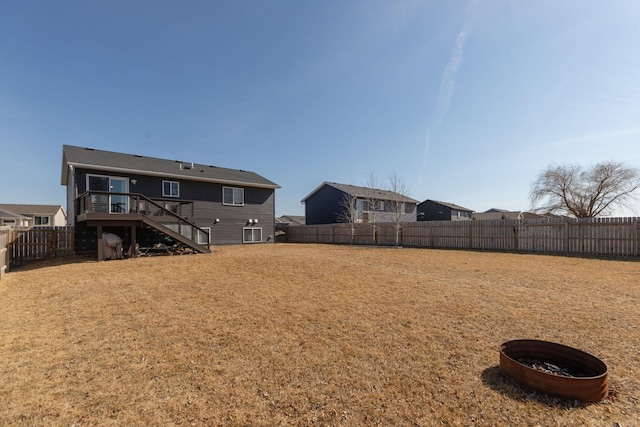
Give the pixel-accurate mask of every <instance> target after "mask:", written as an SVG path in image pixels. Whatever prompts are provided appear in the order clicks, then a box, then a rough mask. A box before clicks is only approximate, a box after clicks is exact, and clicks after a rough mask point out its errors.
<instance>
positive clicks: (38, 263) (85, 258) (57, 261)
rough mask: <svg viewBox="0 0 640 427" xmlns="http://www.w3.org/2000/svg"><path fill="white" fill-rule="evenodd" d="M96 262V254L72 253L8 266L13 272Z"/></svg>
mask: <svg viewBox="0 0 640 427" xmlns="http://www.w3.org/2000/svg"><path fill="white" fill-rule="evenodd" d="M91 262H98V259H97V256H96V255H90V254H89V255H85V254H83V255H73V256H65V257H60V258H52V259H46V260H33V261H27V262H25V263H23V264H21V265H16V266H9V270H8V271H9V272H11V273H14V272H18V271H30V270H38V269H40V268H45V267H54V266H58V265H67V264H83V263H91Z"/></svg>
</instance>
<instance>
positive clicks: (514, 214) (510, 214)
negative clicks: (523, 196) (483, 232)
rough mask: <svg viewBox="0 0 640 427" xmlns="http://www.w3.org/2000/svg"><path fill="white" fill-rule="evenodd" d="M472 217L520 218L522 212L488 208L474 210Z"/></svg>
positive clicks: (493, 218)
mask: <svg viewBox="0 0 640 427" xmlns="http://www.w3.org/2000/svg"><path fill="white" fill-rule="evenodd" d="M473 218H474V219H478V220H497V219H522V218H523V213H522V212H520V211H504V210H489V211H486V212H480V213H478V212H476V213H474V214H473Z"/></svg>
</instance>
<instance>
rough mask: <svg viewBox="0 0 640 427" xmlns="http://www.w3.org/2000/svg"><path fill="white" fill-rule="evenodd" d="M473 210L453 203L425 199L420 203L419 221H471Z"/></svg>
mask: <svg viewBox="0 0 640 427" xmlns="http://www.w3.org/2000/svg"><path fill="white" fill-rule="evenodd" d="M472 214H473V210H471V209H467V208H464V207H462V206H458V205H456V204H453V203H448V202H439V201H437V200H425V201H424V202H422V203H420V204H419V205H418V221H469V220H471V216H472Z"/></svg>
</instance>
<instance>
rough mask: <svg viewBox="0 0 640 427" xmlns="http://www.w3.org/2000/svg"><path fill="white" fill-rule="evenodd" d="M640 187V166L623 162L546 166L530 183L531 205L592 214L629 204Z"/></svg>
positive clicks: (549, 210) (579, 214) (552, 210)
mask: <svg viewBox="0 0 640 427" xmlns="http://www.w3.org/2000/svg"><path fill="white" fill-rule="evenodd" d="M638 188H640V170H638V169H636V168H632V167H628V166H625V164H624V163H622V162H603V163H598V164H596V165H595V166H593V167H591V168H590V169H587V170H583V169H582V167H580V166H579V165H560V166H558V165H555V166H549V167H548V168H547V169H545V170H544V171H543V172H542V173H541V174H540V176H539V177H538V179H537V180H536V181H534V182H533V184H532V185H531V193H530V196H529V197H530V200H531V206H532V208H534V210H536V211H538V212H546V213H558V214H566V215H573V216H575V217H577V218H593V217H596V216H599V215H606V214H608V213H610V212H611V210H612V209H613V208H614V207H617V206H628V202H630V201H631V200H632V199H633V193H634V192H635V191H636V190H637V189H638Z"/></svg>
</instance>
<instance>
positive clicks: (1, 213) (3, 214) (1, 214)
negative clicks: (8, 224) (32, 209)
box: [0, 205, 29, 219]
mask: <svg viewBox="0 0 640 427" xmlns="http://www.w3.org/2000/svg"><path fill="white" fill-rule="evenodd" d="M0 206H4V205H0ZM0 219H29V217H27V216H24V215H20V214H17V213H15V212H12V211H10V210H7V209H3V208H2V207H0Z"/></svg>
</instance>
